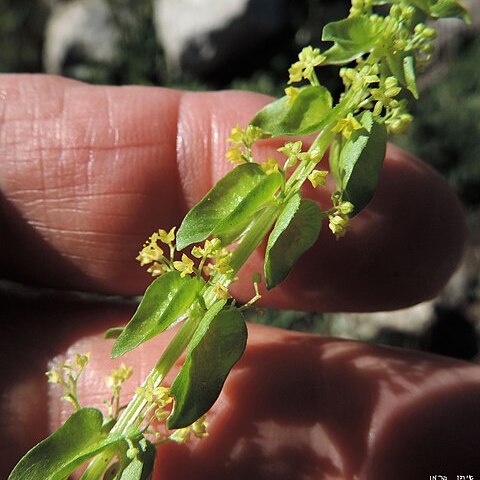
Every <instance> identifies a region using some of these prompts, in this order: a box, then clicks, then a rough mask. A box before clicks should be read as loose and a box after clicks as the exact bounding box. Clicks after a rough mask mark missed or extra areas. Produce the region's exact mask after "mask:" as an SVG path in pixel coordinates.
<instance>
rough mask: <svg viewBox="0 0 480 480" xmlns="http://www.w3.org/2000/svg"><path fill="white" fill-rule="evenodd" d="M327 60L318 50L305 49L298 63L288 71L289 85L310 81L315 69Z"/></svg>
mask: <svg viewBox="0 0 480 480" xmlns="http://www.w3.org/2000/svg"><path fill="white" fill-rule="evenodd" d="M326 58H327V57H325V55H321V54H320V50H319V49H318V48H312V47H310V46H308V47H305V48H304V49H303V50H302V51H301V52H300V53H299V54H298V61H297V62H295V63H294V64H293V65H292V66H291V67H290V68H289V69H288V73H289V80H288V83H296V82H300V81H301V80H303V79H306V80H310V77H311V76H312V74H313V70H314V68H315V67H317V66H318V65H320V64H321V63H323V62H324V61H325V59H326Z"/></svg>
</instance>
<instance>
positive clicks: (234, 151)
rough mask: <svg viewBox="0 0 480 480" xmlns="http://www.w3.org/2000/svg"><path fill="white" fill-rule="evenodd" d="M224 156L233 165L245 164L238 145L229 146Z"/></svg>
mask: <svg viewBox="0 0 480 480" xmlns="http://www.w3.org/2000/svg"><path fill="white" fill-rule="evenodd" d="M225 156H226V157H227V160H228V161H229V162H231V163H233V164H234V165H241V164H242V163H246V162H247V160H246V159H245V156H244V154H243V152H242V151H241V149H240V147H239V146H238V145H232V146H230V147H229V148H228V150H227V153H226V154H225Z"/></svg>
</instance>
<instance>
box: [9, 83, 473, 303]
mask: <svg viewBox="0 0 480 480" xmlns="http://www.w3.org/2000/svg"><path fill="white" fill-rule="evenodd" d="M0 91H1V94H2V111H1V118H2V127H1V131H0V155H1V158H2V162H1V164H0V188H1V200H0V201H1V212H2V213H1V217H0V222H1V224H2V232H3V234H2V237H3V248H2V250H1V252H0V265H1V272H2V274H3V276H7V277H10V278H15V279H19V280H21V281H26V282H30V283H37V284H41V285H45V286H53V287H57V288H58V287H60V288H70V289H79V290H87V291H97V292H104V293H112V294H122V295H132V294H139V293H141V292H142V291H143V290H144V288H145V286H146V284H147V283H148V281H149V278H148V277H147V276H146V275H145V273H144V272H142V271H141V269H140V268H138V267H137V266H136V264H135V260H134V258H135V256H136V254H137V252H138V249H139V247H140V246H141V244H142V243H143V241H144V239H145V238H146V237H148V235H149V234H150V233H151V232H152V231H154V230H156V229H158V228H159V227H163V228H169V227H171V226H173V225H177V224H178V223H179V221H180V220H181V218H182V217H183V215H184V214H185V213H186V211H187V209H188V208H189V207H190V206H191V205H192V204H193V203H195V202H196V201H198V200H199V199H200V198H201V196H202V195H203V194H205V193H206V192H207V191H208V190H209V188H211V186H212V185H213V184H214V182H215V181H216V180H217V179H218V178H219V177H220V176H221V175H222V174H223V173H224V172H225V171H226V170H227V169H228V168H229V165H228V164H227V163H226V162H225V160H224V154H225V150H226V144H225V139H226V137H227V136H228V133H229V131H230V129H231V127H232V126H234V125H236V124H245V123H246V122H247V121H248V119H250V118H251V117H252V115H253V114H254V113H255V112H256V111H257V110H258V109H259V108H261V107H262V106H263V105H264V104H265V103H266V102H267V101H268V99H267V98H266V97H264V96H261V95H254V94H248V93H242V92H217V93H197V94H193V93H180V92H177V91H172V90H165V89H160V88H145V87H122V88H118V87H94V86H88V85H85V84H82V83H79V82H74V81H70V80H65V79H60V78H54V77H45V76H33V77H32V76H6V77H3V78H2V79H1V81H0ZM264 148H268V146H265V147H264ZM264 153H265V152H264ZM260 156H262V152H260ZM464 233H465V228H464V223H463V217H462V214H461V208H460V206H459V204H458V201H457V200H456V198H455V195H454V194H453V192H452V191H451V190H450V189H449V188H448V186H447V184H446V183H445V181H444V180H442V179H441V178H440V177H439V176H438V175H437V174H436V173H434V172H433V171H432V170H431V169H429V168H428V167H426V166H425V165H423V164H421V163H420V162H418V161H417V160H415V159H413V158H412V157H410V156H408V155H406V154H404V153H403V152H400V151H398V150H396V149H390V150H389V153H388V155H387V159H386V162H385V167H384V170H383V173H382V177H381V181H380V186H379V190H378V193H377V195H376V197H375V198H374V200H373V201H372V203H371V204H370V206H369V208H368V209H367V210H366V211H365V212H364V213H363V214H361V215H360V216H359V217H358V218H357V219H356V220H355V221H354V222H353V225H352V231H351V232H350V234H349V235H347V237H346V238H345V239H342V240H341V241H339V242H336V241H335V240H334V239H333V238H332V236H331V235H329V233H328V232H324V233H323V234H322V235H321V238H320V240H319V242H317V244H316V246H315V247H314V248H312V250H311V251H310V252H309V253H308V254H307V255H306V256H305V257H304V258H303V259H302V260H301V261H300V264H299V266H298V268H297V269H296V271H295V272H294V273H293V274H292V275H290V277H289V278H288V279H287V281H286V282H285V283H284V284H283V285H282V286H280V287H279V288H277V289H275V290H273V291H272V292H269V293H268V294H267V295H265V297H264V301H265V302H266V303H269V304H271V305H275V306H280V307H285V308H301V309H310V310H372V309H391V308H398V307H401V306H405V305H408V304H411V303H414V302H417V301H420V300H423V299H425V298H428V297H431V296H432V295H434V294H435V292H436V291H437V290H438V289H439V288H440V287H441V286H442V285H443V284H444V283H445V281H446V280H447V278H448V277H449V275H450V274H451V272H452V271H453V269H454V267H455V265H456V264H457V262H458V259H459V257H460V254H461V250H462V246H463V241H464ZM261 257H262V255H261V253H258V255H255V256H254V258H253V259H252V261H251V262H249V264H248V265H247V266H246V267H245V269H244V273H245V274H246V275H245V277H247V278H248V279H249V277H250V275H248V274H249V273H253V272H256V271H261V270H262V266H261V260H262V258H261ZM251 290H252V288H251V285H249V282H246V283H242V282H240V284H238V285H237V286H236V287H235V291H236V293H237V294H238V296H239V298H240V299H247V298H249V297H250V296H251V295H252V292H251Z"/></svg>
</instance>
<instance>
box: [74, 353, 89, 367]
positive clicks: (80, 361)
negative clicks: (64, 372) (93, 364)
mask: <svg viewBox="0 0 480 480" xmlns="http://www.w3.org/2000/svg"><path fill="white" fill-rule="evenodd" d="M89 360H90V354H89V353H77V354H76V355H75V364H76V365H77V366H78V367H80V368H85V367H86V366H87V365H88V362H89Z"/></svg>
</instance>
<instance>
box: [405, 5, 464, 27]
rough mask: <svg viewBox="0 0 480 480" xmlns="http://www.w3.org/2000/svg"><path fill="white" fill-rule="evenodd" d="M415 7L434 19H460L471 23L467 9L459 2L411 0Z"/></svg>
mask: <svg viewBox="0 0 480 480" xmlns="http://www.w3.org/2000/svg"><path fill="white" fill-rule="evenodd" d="M410 1H411V2H412V4H413V5H415V6H416V7H417V8H419V9H420V10H422V11H423V12H425V13H427V14H429V15H430V16H432V17H434V18H444V17H458V18H461V19H463V20H464V21H465V22H467V23H470V16H469V14H468V11H467V9H466V8H465V7H464V6H463V5H461V4H460V3H459V2H458V1H457V0H437V1H435V0H410Z"/></svg>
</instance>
